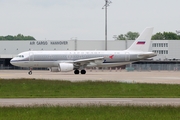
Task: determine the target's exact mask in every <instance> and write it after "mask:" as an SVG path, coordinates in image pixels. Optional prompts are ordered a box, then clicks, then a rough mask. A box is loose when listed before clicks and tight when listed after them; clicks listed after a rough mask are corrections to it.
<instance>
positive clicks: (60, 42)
mask: <svg viewBox="0 0 180 120" xmlns="http://www.w3.org/2000/svg"><path fill="white" fill-rule="evenodd" d="M29 44H30V45H68V41H31V42H30V43H29Z"/></svg>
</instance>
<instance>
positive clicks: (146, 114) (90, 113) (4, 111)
mask: <svg viewBox="0 0 180 120" xmlns="http://www.w3.org/2000/svg"><path fill="white" fill-rule="evenodd" d="M0 119H1V120H179V119H180V107H169V106H166V107H150V106H149V107H135V106H115V107H112V106H87V107H58V106H57V107H17V108H15V107H0Z"/></svg>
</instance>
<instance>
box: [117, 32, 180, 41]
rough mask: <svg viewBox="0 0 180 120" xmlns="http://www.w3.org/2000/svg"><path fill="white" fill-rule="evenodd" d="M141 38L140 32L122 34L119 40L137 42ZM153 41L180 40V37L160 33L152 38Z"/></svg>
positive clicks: (168, 33)
mask: <svg viewBox="0 0 180 120" xmlns="http://www.w3.org/2000/svg"><path fill="white" fill-rule="evenodd" d="M138 37H139V33H138V32H131V31H129V32H127V33H126V34H120V35H118V37H117V40H135V39H136V38H138ZM151 39H152V40H180V35H177V34H176V33H173V32H163V33H161V32H158V33H156V34H155V35H153V36H152V38H151Z"/></svg>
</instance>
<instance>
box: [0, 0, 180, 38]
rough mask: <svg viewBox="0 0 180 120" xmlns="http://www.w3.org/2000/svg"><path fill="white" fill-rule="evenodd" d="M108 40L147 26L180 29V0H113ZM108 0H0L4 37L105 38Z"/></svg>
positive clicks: (109, 15)
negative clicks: (106, 3)
mask: <svg viewBox="0 0 180 120" xmlns="http://www.w3.org/2000/svg"><path fill="white" fill-rule="evenodd" d="M111 2H112V3H111V4H110V6H109V7H108V40H114V38H113V36H114V35H120V34H126V33H127V32H128V31H132V32H139V33H141V32H142V31H143V30H144V29H145V28H146V27H154V32H153V34H155V33H157V32H164V31H166V32H175V31H176V30H180V7H179V5H180V0H111ZM104 4H105V0H0V36H6V35H17V34H19V33H20V34H23V35H30V36H33V37H35V39H36V40H71V39H77V40H104V39H105V10H104V9H102V7H103V6H104Z"/></svg>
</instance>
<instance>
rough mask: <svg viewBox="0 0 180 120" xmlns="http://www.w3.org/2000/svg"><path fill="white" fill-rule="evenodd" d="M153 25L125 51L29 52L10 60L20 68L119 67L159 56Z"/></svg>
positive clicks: (76, 72) (65, 69) (76, 70)
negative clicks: (152, 48)
mask: <svg viewBox="0 0 180 120" xmlns="http://www.w3.org/2000/svg"><path fill="white" fill-rule="evenodd" d="M152 32H153V27H149V28H146V29H145V30H144V31H143V32H142V33H141V34H140V36H139V37H138V38H137V39H136V40H135V41H134V42H133V44H132V45H131V46H130V47H129V48H128V49H126V50H122V51H95V50H94V51H26V52H22V53H20V54H18V55H17V56H16V57H14V58H13V59H11V61H10V63H11V64H12V65H14V66H18V67H28V68H30V71H29V72H28V74H29V75H31V74H32V68H40V67H41V68H49V69H50V71H51V72H69V71H73V70H74V74H79V73H81V74H86V70H85V68H91V67H115V66H122V65H126V64H130V63H133V62H137V61H139V60H143V59H148V58H151V57H154V56H156V55H157V54H156V53H154V52H148V50H149V47H150V41H151V36H152Z"/></svg>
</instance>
